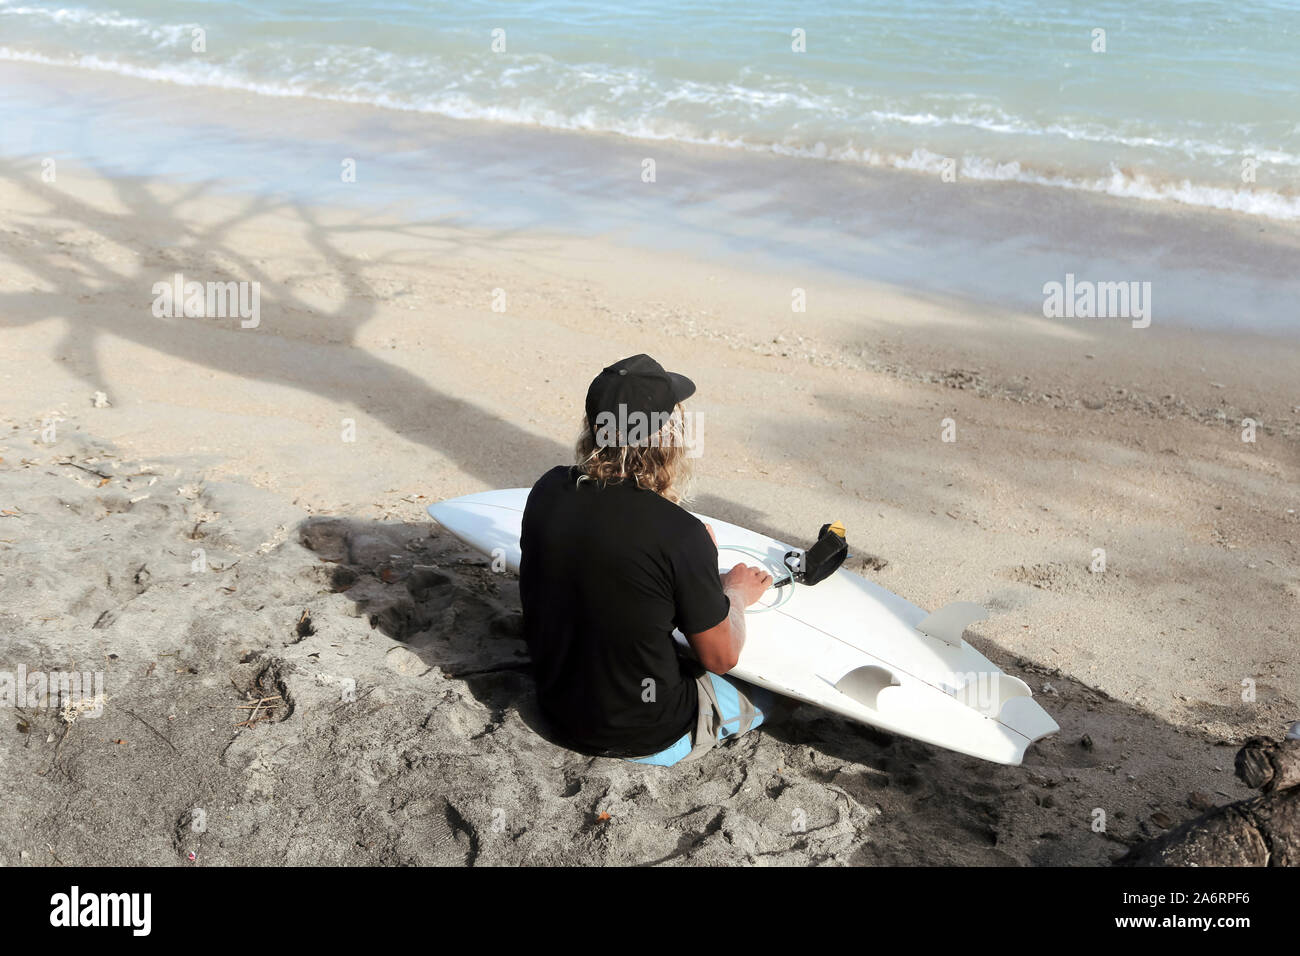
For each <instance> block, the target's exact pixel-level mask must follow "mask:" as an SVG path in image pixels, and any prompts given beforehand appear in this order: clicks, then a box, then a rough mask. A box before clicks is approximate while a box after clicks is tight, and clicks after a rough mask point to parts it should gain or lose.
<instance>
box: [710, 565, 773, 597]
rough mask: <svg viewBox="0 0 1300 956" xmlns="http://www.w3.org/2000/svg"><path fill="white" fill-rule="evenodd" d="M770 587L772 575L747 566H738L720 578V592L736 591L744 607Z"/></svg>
mask: <svg viewBox="0 0 1300 956" xmlns="http://www.w3.org/2000/svg"><path fill="white" fill-rule="evenodd" d="M771 585H772V575H770V574H768V573H767V572H766V571H763V570H760V569H759V568H751V567H750V566H749V565H747V564H738V565H736V566H735V567H734V568H732V569H731V570H730V571H728V572H727V573H726V574H724V575H723V576H722V590H724V591H736V592H737V593H738V594H739V595H740V598H741V600H742V601H744V602H745V607H749V606H750V605H751V604H753V603H755V602H756V601H757V600H758V599H759V598H761V597H762V596H763V592H764V591H766V590H767V589H768V588H769V587H771Z"/></svg>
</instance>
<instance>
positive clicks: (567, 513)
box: [519, 355, 773, 766]
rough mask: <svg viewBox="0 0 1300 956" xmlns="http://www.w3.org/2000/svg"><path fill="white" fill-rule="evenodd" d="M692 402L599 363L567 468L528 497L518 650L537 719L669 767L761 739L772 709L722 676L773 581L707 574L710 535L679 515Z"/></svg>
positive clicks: (625, 363) (738, 570) (582, 741)
mask: <svg viewBox="0 0 1300 956" xmlns="http://www.w3.org/2000/svg"><path fill="white" fill-rule="evenodd" d="M694 392H695V384H694V383H693V382H692V381H691V380H690V379H688V378H686V377H685V376H682V375H677V374H675V373H671V372H666V371H664V369H663V366H661V365H660V364H659V363H658V362H656V361H655V360H654V359H652V358H650V356H648V355H634V356H632V357H631V358H626V359H623V360H622V361H620V362H616V363H614V364H613V365H611V366H609V367H608V368H606V369H605V370H604V371H602V372H601V373H600V374H599V375H597V376H596V378H595V380H594V381H593V382H592V383H591V387H590V388H589V389H588V390H587V402H586V413H587V414H586V419H585V421H584V423H583V431H582V435H581V437H580V438H579V440H578V446H577V460H578V463H577V464H576V465H572V466H567V465H560V466H558V467H556V468H552V469H551V470H550V471H548V472H547V473H546V474H545V475H543V476H542V477H541V479H539V480H538V482H537V484H536V485H534V486H533V489H532V491H531V492H530V493H529V495H528V504H527V506H526V507H525V509H524V517H523V531H522V535H521V538H520V547H521V550H522V552H523V553H522V557H521V560H520V564H519V593H520V598H521V600H522V603H523V615H524V637H525V639H526V640H527V642H528V650H529V653H530V654H531V656H532V659H533V668H534V673H535V675H536V678H537V696H538V699H539V702H540V704H541V709H542V712H543V714H544V715H545V716H546V718H547V719H548V720H549V721H550V722H551V723H552V724H553V725H554V729H555V731H556V733H557V736H558V737H559V738H560V739H562V740H563V741H564V742H566V743H568V744H570V745H571V746H573V747H574V749H577V750H582V751H584V752H588V753H594V754H598V755H600V756H609V757H625V758H628V759H633V760H636V761H637V762H639V763H650V764H657V765H661V766H670V765H672V764H675V763H677V762H678V761H680V760H687V759H691V758H694V757H698V756H700V755H701V754H703V753H705V752H706V751H708V750H709V749H711V748H712V747H714V746H716V745H717V744H718V743H719V742H720V741H722V740H726V739H728V738H731V737H735V736H738V735H740V734H743V733H744V732H745V731H747V730H751V729H753V728H754V727H757V726H759V725H760V724H761V723H763V720H764V717H765V715H766V714H767V713H769V712H770V709H771V706H772V704H773V695H771V694H769V693H768V692H766V691H764V690H762V689H761V688H757V687H754V686H752V685H750V684H747V683H745V682H744V681H740V680H737V679H735V678H731V677H726V676H724V675H725V674H726V673H727V671H729V670H731V669H732V668H733V667H735V666H736V661H737V659H738V658H739V657H740V649H741V647H743V646H744V643H745V608H746V607H747V606H749V605H750V604H753V603H754V602H755V601H757V600H758V599H759V598H760V597H761V596H762V595H763V592H764V591H765V590H767V588H768V586H769V585H770V584H771V583H772V577H771V575H769V574H767V573H766V572H764V571H761V570H759V569H758V568H752V567H749V566H747V565H744V564H738V565H736V566H735V567H734V568H732V569H731V570H730V571H728V572H727V573H726V574H724V575H722V576H721V577H719V575H718V549H717V542H716V540H714V538H713V529H712V528H710V527H708V526H707V525H705V524H704V523H703V522H701V521H700V520H699V519H698V518H696V517H695V516H694V515H692V514H690V513H689V512H688V511H686V510H685V509H684V508H682V507H681V506H680V505H679V504H678V502H679V501H680V500H681V498H682V485H683V484H684V480H685V471H686V467H687V464H688V461H689V459H688V457H687V451H688V449H687V447H686V442H685V428H684V423H685V412H684V411H683V409H682V405H681V403H682V402H683V401H684V400H685V399H687V398H688V397H690V396H691V395H692V394H694ZM674 627H676V628H678V629H679V630H680V631H681V632H682V633H683V634H685V635H686V637H687V640H688V641H689V642H690V646H691V648H692V649H693V650H694V652H695V656H696V657H697V658H698V660H699V663H698V664H697V663H696V662H695V661H692V660H690V659H688V658H686V657H683V656H680V655H679V654H678V652H677V647H678V645H677V643H676V642H675V641H674V640H673V637H672V632H673V628H674ZM701 665H702V666H701Z"/></svg>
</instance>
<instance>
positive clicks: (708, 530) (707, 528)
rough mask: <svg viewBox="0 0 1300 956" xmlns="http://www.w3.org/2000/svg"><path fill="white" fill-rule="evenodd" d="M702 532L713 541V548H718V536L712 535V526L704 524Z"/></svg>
mask: <svg viewBox="0 0 1300 956" xmlns="http://www.w3.org/2000/svg"><path fill="white" fill-rule="evenodd" d="M704 530H705V531H707V532H708V533H709V537H710V538H712V539H713V546H714V547H715V548H716V547H717V546H718V536H717V535H716V534H714V533H713V525H711V524H706V525H705V526H704Z"/></svg>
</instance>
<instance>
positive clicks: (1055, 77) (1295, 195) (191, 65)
mask: <svg viewBox="0 0 1300 956" xmlns="http://www.w3.org/2000/svg"><path fill="white" fill-rule="evenodd" d="M199 30H201V31H202V39H203V47H204V49H203V50H202V51H196V50H195V48H194V46H195V40H196V36H197V34H196V31H199ZM796 30H799V31H803V33H802V35H803V37H804V43H805V47H806V49H805V50H804V51H803V52H796V51H795V50H794V49H793V48H792V45H793V44H794V43H795V39H794V37H793V36H792V34H793V32H794V31H796ZM1098 30H1102V31H1105V34H1104V41H1105V50H1104V52H1100V51H1097V50H1094V46H1096V45H1097V42H1098V40H1097V37H1096V35H1095V31H1098ZM497 31H501V32H497ZM494 43H495V46H496V48H495V49H494ZM502 47H503V48H502ZM0 60H11V61H30V62H38V63H52V64H60V65H67V66H73V67H76V68H79V69H81V70H85V71H105V72H108V73H117V74H123V75H128V76H132V77H137V78H143V79H147V80H151V81H156V82H158V83H160V84H180V85H185V86H200V87H201V86H211V87H220V88H227V89H239V90H245V91H249V92H252V93H256V94H261V95H265V96H268V97H304V98H317V99H322V100H335V101H343V102H349V103H360V104H369V105H372V106H374V107H375V108H377V109H389V110H401V111H415V112H427V113H432V114H439V115H442V116H447V117H452V118H473V119H481V120H489V121H494V122H498V123H501V124H510V125H532V126H544V127H552V128H556V129H572V130H584V131H598V132H606V133H612V134H619V135H621V136H625V137H631V138H635V139H644V140H650V141H654V140H677V141H682V142H688V143H701V144H711V145H713V146H716V147H719V148H724V149H732V150H750V151H757V152H769V153H778V154H783V155H789V156H795V157H806V159H807V160H808V162H809V163H810V164H811V163H817V162H838V163H847V164H854V163H857V164H867V165H872V166H884V167H890V166H893V167H899V168H907V169H916V170H922V171H929V172H931V173H933V174H935V175H939V174H940V173H941V171H942V170H943V169H944V168H945V164H950V165H949V168H951V169H952V170H953V171H954V172H955V174H956V175H957V177H958V178H959V179H961V178H964V179H984V180H1013V181H1022V182H1027V183H1037V184H1041V185H1042V186H1044V187H1046V188H1061V189H1075V190H1087V191H1093V192H1098V193H1107V194H1110V195H1114V196H1120V197H1127V198H1131V199H1132V200H1134V201H1164V202H1175V203H1184V204H1188V205H1192V206H1201V207H1213V208H1220V209H1229V210H1234V211H1237V212H1241V213H1245V214H1248V215H1255V216H1262V217H1268V218H1272V219H1281V220H1297V219H1300V2H1265V0H1241V2H1196V0H1143V2H1142V3H1140V4H1137V5H1132V4H1130V3H1128V2H1116V0H1102V2H1096V3H1088V4H1084V3H1078V2H1067V3H1058V4H1050V5H1049V4H1043V3H1041V2H1036V0H998V2H982V3H964V4H959V3H956V2H952V3H946V2H939V0H907V2H903V3H899V2H890V3H884V2H880V0H856V2H843V0H828V2H823V3H819V4H817V5H815V8H811V9H807V8H805V7H804V6H803V5H800V4H795V3H781V2H772V0H756V2H751V3H747V4H740V3H730V4H722V3H693V2H685V0H656V2H654V3H649V2H643V0H620V2H618V3H602V2H592V3H587V2H574V0H564V2H540V0H533V2H527V0H525V2H503V0H495V2H485V0H461V2H457V3H444V2H437V0H430V2H414V0H413V2H399V0H352V2H341V0H258V2H256V3H254V2H244V3H233V2H208V0H113V2H111V3H96V2H88V0H87V2H82V3H77V4H66V3H37V2H34V0H0Z"/></svg>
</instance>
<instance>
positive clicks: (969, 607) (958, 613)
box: [916, 601, 989, 647]
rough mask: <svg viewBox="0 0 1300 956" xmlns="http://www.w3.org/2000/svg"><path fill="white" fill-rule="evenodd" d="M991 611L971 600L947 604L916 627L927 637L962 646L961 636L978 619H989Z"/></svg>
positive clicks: (954, 645)
mask: <svg viewBox="0 0 1300 956" xmlns="http://www.w3.org/2000/svg"><path fill="white" fill-rule="evenodd" d="M988 616H989V612H988V611H986V610H984V608H982V607H980V606H979V605H978V604H975V603H973V602H971V601H955V602H953V603H952V604H945V605H944V606H943V607H941V608H939V610H937V611H935V612H934V613H933V614H931V615H929V616H928V617H926V619H925V620H923V621H922V622H921V623H920V624H918V625H916V629H917V630H918V631H920V632H921V633H922V634H924V635H926V636H927V637H933V638H935V639H936V640H940V641H943V642H944V643H945V644H949V645H951V646H952V647H961V636H962V635H963V634H964V633H966V628H968V627H970V626H971V625H972V624H974V623H975V622H976V621H986V620H988Z"/></svg>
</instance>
